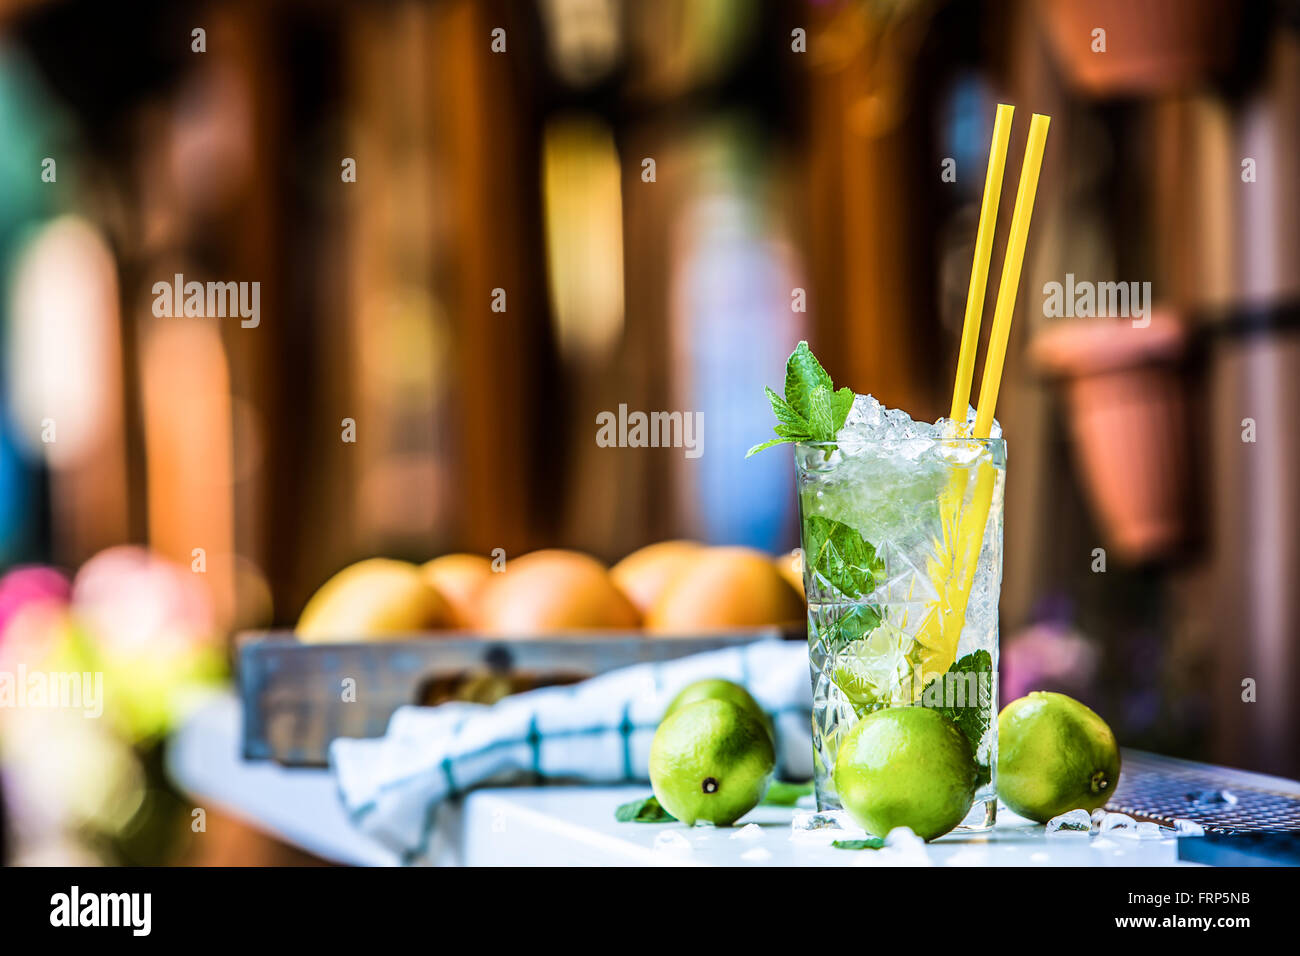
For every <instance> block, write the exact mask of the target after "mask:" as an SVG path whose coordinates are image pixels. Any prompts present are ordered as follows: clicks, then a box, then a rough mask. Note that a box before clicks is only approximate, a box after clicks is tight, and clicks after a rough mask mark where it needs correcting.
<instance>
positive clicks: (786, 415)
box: [763, 386, 811, 435]
mask: <svg viewBox="0 0 1300 956" xmlns="http://www.w3.org/2000/svg"><path fill="white" fill-rule="evenodd" d="M763 392H764V393H765V394H766V395H767V400H768V401H769V402H771V403H772V413H773V414H774V415H776V419H777V421H779V422H780V423H781V424H782V425H785V426H787V427H789V428H792V429H794V430H796V431H801V432H803V434H805V435H808V434H811V432H809V431H808V420H807V419H806V418H804V416H802V415H800V414H799V413H798V412H796V411H795V410H794V409H793V408H791V407H790V403H789V402H787V401H786V400H785V399H784V398H782V397H781V396H780V395H778V394H776V392H774V391H772V390H771V389H770V388H768V387H767V386H763Z"/></svg>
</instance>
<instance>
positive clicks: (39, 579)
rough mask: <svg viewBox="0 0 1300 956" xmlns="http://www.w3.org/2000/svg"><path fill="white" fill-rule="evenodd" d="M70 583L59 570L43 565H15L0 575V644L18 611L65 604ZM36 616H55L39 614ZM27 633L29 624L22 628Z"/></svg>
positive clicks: (29, 614)
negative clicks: (0, 576)
mask: <svg viewBox="0 0 1300 956" xmlns="http://www.w3.org/2000/svg"><path fill="white" fill-rule="evenodd" d="M71 592H72V587H71V585H70V584H69V583H68V579H67V577H66V576H65V575H64V574H63V572H62V571H58V570H56V569H54V568H48V567H44V566H42V565H25V566H22V567H17V568H14V569H13V570H11V571H9V572H8V573H7V574H5V576H4V577H2V578H0V645H3V644H4V643H5V641H6V640H7V639H8V637H9V633H10V630H11V627H10V625H11V624H13V623H14V621H15V619H16V618H18V617H19V616H20V615H22V616H24V617H26V618H28V619H29V620H30V619H31V617H32V612H33V611H34V610H37V609H47V610H49V611H51V612H58V611H61V610H62V609H63V608H65V607H67V604H68V597H69V595H70V594H71ZM38 616H39V617H52V616H58V615H57V614H53V615H47V614H39V615H38ZM23 630H24V633H28V634H30V630H29V628H26V627H24V628H23Z"/></svg>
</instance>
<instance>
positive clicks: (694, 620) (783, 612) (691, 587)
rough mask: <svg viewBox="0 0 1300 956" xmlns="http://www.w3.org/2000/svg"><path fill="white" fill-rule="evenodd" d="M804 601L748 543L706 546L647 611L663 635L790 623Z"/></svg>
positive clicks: (653, 628) (649, 624) (799, 616)
mask: <svg viewBox="0 0 1300 956" xmlns="http://www.w3.org/2000/svg"><path fill="white" fill-rule="evenodd" d="M803 617H804V602H803V598H802V597H800V595H799V592H797V591H796V590H795V589H794V588H793V587H792V586H791V585H790V582H789V581H787V580H786V579H785V578H784V577H782V575H781V572H780V571H778V570H777V568H776V565H775V564H774V563H773V562H772V559H771V558H770V557H769V556H768V555H766V554H763V553H762V552H761V551H755V550H754V549H752V548H706V549H704V550H703V551H701V552H700V553H699V554H698V555H696V556H695V557H694V558H693V559H692V560H691V561H689V562H688V563H687V564H686V565H685V567H683V569H682V570H681V572H680V573H679V574H677V575H676V576H675V577H674V578H673V580H672V581H671V582H670V583H669V585H668V586H667V587H666V588H665V589H664V592H663V593H662V594H661V595H660V596H659V600H658V601H656V602H655V604H654V607H652V608H651V609H650V612H649V613H648V614H647V615H646V630H647V631H649V632H650V633H652V634H658V635H663V636H673V635H678V636H690V635H697V634H708V633H712V632H717V631H733V630H741V629H745V628H755V627H770V626H777V627H782V626H795V625H797V624H798V623H800V622H801V621H802V620H803Z"/></svg>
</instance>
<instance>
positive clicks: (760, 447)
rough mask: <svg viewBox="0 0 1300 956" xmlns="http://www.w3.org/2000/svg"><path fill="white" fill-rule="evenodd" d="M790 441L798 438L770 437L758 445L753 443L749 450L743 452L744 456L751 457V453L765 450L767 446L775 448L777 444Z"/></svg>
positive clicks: (755, 453) (754, 453)
mask: <svg viewBox="0 0 1300 956" xmlns="http://www.w3.org/2000/svg"><path fill="white" fill-rule="evenodd" d="M792 441H798V439H796V438H773V439H771V440H769V441H765V442H763V443H762V444H760V445H755V446H754V447H753V448H751V449H750V450H749V451H747V452H745V457H746V458H750V457H752V456H753V455H757V454H758V453H759V452H760V451H766V450H767V449H769V448H775V447H776V446H777V445H785V444H787V443H789V442H792Z"/></svg>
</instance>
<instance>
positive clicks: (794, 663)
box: [330, 641, 813, 862]
mask: <svg viewBox="0 0 1300 956" xmlns="http://www.w3.org/2000/svg"><path fill="white" fill-rule="evenodd" d="M708 677H723V678H726V679H728V680H733V681H735V682H736V683H738V684H742V685H744V686H745V687H746V688H748V690H749V692H750V693H751V694H753V696H754V699H755V700H757V701H758V703H759V704H760V705H761V706H762V707H763V709H764V710H766V711H767V712H768V713H769V714H771V715H772V719H773V721H774V723H775V726H776V737H777V740H776V744H777V747H776V750H777V775H778V776H779V777H781V778H784V779H787V780H807V779H809V778H811V777H812V773H813V769H812V740H811V718H810V715H811V706H812V695H811V691H810V689H809V680H808V652H807V648H806V647H805V646H804V645H803V644H802V643H801V642H800V643H795V642H785V641H758V642H756V643H754V644H747V645H744V646H741V647H732V648H726V649H724V650H719V651H710V652H708V653H706V654H697V655H694V656H692V657H684V658H679V659H677V660H672V661H664V662H660V663H652V664H636V665H633V666H631V667H625V668H621V669H619V670H616V671H610V672H609V673H607V674H602V675H600V676H599V677H594V678H592V679H590V680H587V681H583V682H582V683H580V684H574V685H572V686H569V687H547V688H542V689H541V690H534V691H529V692H527V693H523V694H516V695H514V696H512V697H507V698H505V699H504V700H501V701H499V702H498V703H496V704H492V705H490V706H489V705H485V704H465V703H449V704H442V705H441V706H438V707H403V708H401V709H399V710H398V711H396V712H395V713H394V714H393V716H392V719H391V720H390V721H389V724H388V731H387V733H386V734H385V735H384V736H383V737H380V738H376V739H373V740H353V739H348V738H340V739H338V740H335V741H334V742H333V743H332V744H331V745H330V766H331V769H332V770H333V772H334V776H335V779H336V780H337V781H338V788H339V794H340V797H341V799H342V801H343V805H344V807H345V809H346V810H347V813H348V816H349V818H350V819H351V820H352V822H353V823H354V824H355V825H356V826H357V827H358V828H360V829H361V830H362V831H363V832H365V833H367V834H369V835H370V836H371V837H373V838H374V839H375V840H377V841H379V842H380V843H382V844H383V845H384V846H386V847H388V848H389V849H391V850H393V851H394V852H395V853H397V854H398V855H399V856H400V857H401V858H402V859H403V860H405V861H407V862H419V861H420V860H421V859H422V858H423V857H424V856H425V852H426V850H427V847H428V841H429V835H430V830H431V828H432V825H433V820H434V817H435V813H436V811H437V808H438V807H439V805H441V804H442V802H443V801H444V800H446V799H448V798H449V797H455V796H457V795H459V794H462V793H464V792H465V791H467V790H470V789H472V788H474V787H480V786H485V785H501V784H509V783H522V782H535V781H537V780H567V781H575V780H576V781H581V782H585V783H592V784H617V783H628V782H633V781H645V780H648V779H649V773H648V769H647V768H648V766H649V758H650V741H651V739H652V738H653V737H654V732H655V728H656V727H657V726H658V725H659V719H660V718H661V717H662V716H663V712H664V710H665V709H666V708H667V706H668V704H669V702H670V701H671V700H672V699H673V697H674V696H676V695H677V692H678V691H680V690H681V689H682V688H683V687H685V686H686V685H687V684H690V683H693V682H694V681H697V680H701V679H703V678H708Z"/></svg>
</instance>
